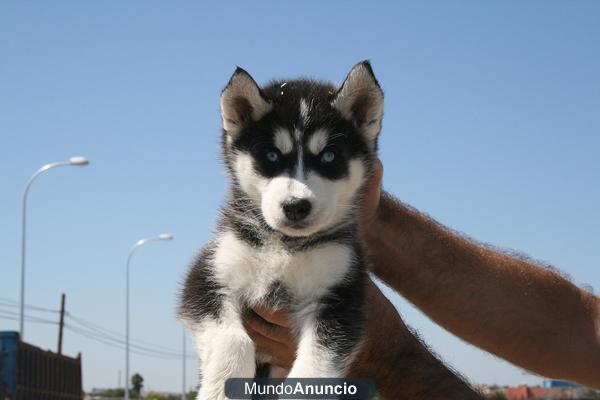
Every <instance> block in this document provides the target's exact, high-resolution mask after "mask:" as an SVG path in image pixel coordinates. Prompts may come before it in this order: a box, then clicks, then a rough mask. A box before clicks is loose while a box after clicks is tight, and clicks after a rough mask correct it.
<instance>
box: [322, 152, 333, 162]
mask: <svg viewBox="0 0 600 400" xmlns="http://www.w3.org/2000/svg"><path fill="white" fill-rule="evenodd" d="M333 160H335V153H334V152H333V151H325V152H323V154H321V162H322V163H325V164H327V163H330V162H332V161H333Z"/></svg>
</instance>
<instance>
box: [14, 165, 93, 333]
mask: <svg viewBox="0 0 600 400" xmlns="http://www.w3.org/2000/svg"><path fill="white" fill-rule="evenodd" d="M89 163H90V162H89V161H88V160H87V158H85V157H81V156H77V157H71V158H69V159H68V160H67V161H57V162H53V163H50V164H46V165H44V166H43V167H42V168H40V169H38V170H37V171H36V172H35V173H34V174H33V175H31V178H29V180H28V181H27V185H25V190H24V192H23V211H22V212H23V218H22V220H21V223H22V225H21V234H22V236H21V307H20V308H21V310H20V311H21V312H20V315H19V331H20V333H21V340H23V337H24V332H25V331H24V329H25V229H26V212H27V195H28V194H29V188H30V187H31V184H32V183H33V181H35V179H36V178H37V177H38V176H40V175H41V174H43V173H44V172H46V171H48V170H50V169H52V168H56V167H65V166H70V165H72V166H76V167H83V166H85V165H88V164H89Z"/></svg>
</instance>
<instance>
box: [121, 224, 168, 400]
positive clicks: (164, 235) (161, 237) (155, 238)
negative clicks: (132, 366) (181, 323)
mask: <svg viewBox="0 0 600 400" xmlns="http://www.w3.org/2000/svg"><path fill="white" fill-rule="evenodd" d="M159 240H173V236H172V235H170V234H168V233H161V234H160V235H158V236H153V237H149V238H145V239H141V240H138V241H137V242H136V243H135V244H134V245H133V246H131V249H129V255H128V256H127V273H126V275H127V276H126V278H125V286H126V289H125V291H126V294H125V297H126V299H125V400H129V264H130V262H131V256H133V253H134V252H135V250H136V249H137V248H139V247H141V246H143V245H145V244H146V243H148V242H155V241H159Z"/></svg>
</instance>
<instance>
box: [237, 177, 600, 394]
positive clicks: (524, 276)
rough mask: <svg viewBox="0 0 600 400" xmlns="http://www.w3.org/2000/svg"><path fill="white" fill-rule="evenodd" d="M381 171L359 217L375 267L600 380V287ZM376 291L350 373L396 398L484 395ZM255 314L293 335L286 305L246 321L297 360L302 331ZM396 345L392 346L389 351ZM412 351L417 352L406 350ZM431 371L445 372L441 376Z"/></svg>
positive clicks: (507, 354) (428, 302)
mask: <svg viewBox="0 0 600 400" xmlns="http://www.w3.org/2000/svg"><path fill="white" fill-rule="evenodd" d="M381 175H382V167H381V165H379V167H378V168H377V173H376V174H375V175H374V176H373V178H372V179H371V181H370V182H369V184H368V185H367V188H366V191H365V196H364V202H363V215H362V221H361V225H362V231H363V232H362V233H363V240H364V242H365V245H366V247H367V250H368V252H369V255H370V258H371V263H372V268H373V271H372V272H374V273H375V274H376V275H377V276H378V277H379V278H381V279H382V280H383V281H385V282H386V283H387V284H388V285H389V286H391V287H392V288H393V289H395V290H396V291H397V292H399V293H400V294H401V295H402V296H404V297H406V298H407V299H408V300H409V301H410V302H412V303H413V304H415V305H416V306H417V307H418V308H420V309H421V310H422V311H423V312H425V313H426V314H427V315H428V316H429V317H430V318H431V319H433V320H434V321H436V322H437V323H438V324H440V325H441V326H443V327H444V328H446V329H447V330H449V331H450V332H452V333H454V334H455V335H457V336H459V337H460V338H462V339H464V340H465V341H467V342H470V343H472V344H474V345H475V346H478V347H480V348H482V349H484V350H487V351H489V352H490V353H493V354H495V355H497V356H499V357H501V358H504V359H506V360H508V361H510V362H512V363H514V364H516V365H518V366H520V367H523V368H525V369H528V370H530V371H533V372H536V373H538V374H541V375H543V376H548V377H554V378H562V379H568V380H572V381H575V382H579V383H582V384H585V385H588V386H590V387H595V388H600V299H599V298H598V297H595V296H594V295H592V294H591V293H588V292H586V291H584V290H582V289H580V288H578V287H577V286H575V285H573V284H572V283H571V282H569V281H568V280H567V279H565V278H563V277H562V276H560V275H559V274H557V273H556V272H554V271H552V270H550V269H548V268H544V267H542V266H540V265H538V264H536V263H535V262H532V261H530V260H525V259H522V258H518V257H515V256H512V255H507V254H504V253H502V252H500V251H498V250H495V249H493V248H490V247H488V246H484V245H481V244H479V243H476V242H474V241H472V240H469V239H468V238H465V237H464V236H462V235H460V234H457V233H456V232H453V231H451V230H450V229H448V228H445V227H443V226H442V225H440V224H438V223H437V222H436V221H434V220H433V219H431V218H429V217H427V216H425V215H423V214H421V213H419V212H418V211H416V210H414V209H412V208H410V207H409V206H406V205H404V204H402V203H400V202H398V201H396V200H394V199H393V198H392V197H391V196H390V195H389V194H387V193H385V192H383V193H382V192H381V189H380V184H381ZM370 301H371V303H370V304H369V307H370V308H371V309H373V310H376V315H377V321H376V323H372V321H371V322H369V326H368V338H367V342H366V344H365V346H364V347H363V349H362V352H361V354H359V356H358V357H357V360H356V362H355V364H354V366H353V368H352V371H350V374H351V375H352V376H359V375H360V376H368V377H373V378H374V379H375V380H376V383H377V390H378V391H379V392H380V393H381V394H382V395H383V397H384V398H389V399H403V398H413V399H419V398H430V399H437V398H440V399H441V398H457V399H458V398H461V399H462V398H465V399H467V398H477V397H468V396H469V394H468V390H467V392H466V393H467V394H462V393H461V392H456V390H460V389H462V390H465V389H464V388H467V389H468V387H467V386H466V385H465V384H464V383H462V381H460V379H458V378H457V377H455V376H454V375H453V374H452V373H451V372H450V371H448V370H447V369H445V367H443V365H442V364H441V363H440V362H439V361H437V360H435V358H434V357H433V356H431V354H430V353H429V352H428V351H427V350H426V348H425V347H424V346H423V345H422V344H421V343H420V342H419V341H418V339H416V338H415V337H414V335H413V334H412V333H411V332H410V330H409V329H408V328H407V327H406V326H405V325H404V323H403V322H402V320H401V318H400V317H399V315H398V314H397V313H396V312H395V309H393V306H391V304H390V303H389V301H387V299H385V297H384V296H383V294H382V293H381V292H380V291H379V290H378V289H377V287H376V286H375V285H373V287H372V288H371V289H370ZM386 304H389V307H388V306H387V305H386ZM259 316H260V318H259ZM257 321H260V322H263V323H265V324H268V325H266V326H268V327H269V329H271V330H272V331H273V330H278V329H280V330H281V331H285V332H286V333H285V335H291V333H290V331H289V322H287V317H286V315H285V313H284V312H283V311H278V312H275V313H273V312H271V311H270V310H257V315H256V318H253V319H251V320H250V319H249V320H247V321H246V323H247V329H248V331H249V333H250V335H251V337H252V338H253V339H254V341H255V343H256V344H257V347H258V348H259V349H260V350H261V351H265V352H266V353H268V354H271V355H272V356H273V357H274V359H275V360H277V361H275V363H276V364H277V362H279V361H281V362H279V365H281V366H282V367H284V368H285V367H286V366H289V365H291V364H292V362H293V359H294V356H295V349H296V347H295V346H296V343H295V339H283V338H284V337H285V336H278V338H280V339H281V340H282V342H277V343H280V344H281V346H279V347H276V346H274V345H273V344H272V343H271V342H273V340H272V339H270V338H269V336H268V335H263V334H261V333H260V331H257V330H255V329H254V330H253V328H254V327H255V326H256V324H257ZM281 335H284V334H281ZM379 341H383V342H384V343H385V346H383V349H382V348H381V347H379V345H378V342H379ZM390 349H391V353H392V355H390V354H386V351H390ZM407 351H408V352H410V351H412V352H414V353H413V354H415V355H418V356H415V357H414V358H413V359H411V360H408V359H407V358H406V357H401V355H402V354H404V355H406V354H407V353H406V352H407ZM394 354H395V355H394ZM408 358H410V357H408ZM290 360H291V361H290ZM411 368H412V369H413V370H412V371H413V373H412V374H411ZM407 373H408V374H409V375H405V374H407ZM428 373H429V374H434V376H435V377H436V378H435V379H439V377H438V375H437V374H438V373H439V374H440V375H441V376H445V377H447V379H442V381H443V382H444V384H441V385H438V384H436V380H435V379H434V380H431V379H432V378H431V376H428ZM444 373H445V375H444ZM386 376H387V378H386ZM404 377H406V379H402V378H404ZM438 386H440V387H438ZM453 390H454V391H453ZM444 391H445V392H444ZM473 396H477V395H475V394H474V393H473Z"/></svg>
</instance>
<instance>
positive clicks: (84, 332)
mask: <svg viewBox="0 0 600 400" xmlns="http://www.w3.org/2000/svg"><path fill="white" fill-rule="evenodd" d="M2 307H12V308H16V307H19V303H18V302H16V301H14V300H11V299H7V298H2V297H0V313H2V314H3V315H2V314H0V318H3V319H8V320H18V316H19V314H18V313H16V312H14V311H10V310H9V309H6V308H2ZM26 308H28V309H30V310H34V311H39V312H46V313H59V311H58V310H52V309H49V308H45V307H38V306H32V305H27V306H26ZM65 316H66V317H67V318H69V320H70V321H72V322H73V323H74V324H75V325H72V324H65V328H66V329H68V330H69V331H71V332H72V333H75V334H77V335H80V336H83V337H85V338H87V339H90V340H94V341H96V342H98V343H102V344H104V345H106V346H111V347H116V348H119V349H124V346H125V340H124V339H123V334H121V333H119V332H117V331H114V330H111V329H108V328H105V327H103V326H101V325H98V324H96V323H94V322H91V321H88V320H86V319H83V318H81V317H78V316H75V315H73V314H71V313H69V312H65ZM26 320H27V321H28V322H36V323H43V324H52V325H57V324H58V322H57V321H52V320H49V319H45V318H40V317H37V316H26ZM132 342H133V343H131V348H132V350H131V351H132V353H134V354H138V355H143V356H146V357H154V358H160V359H168V360H179V359H181V352H178V351H177V350H173V349H171V348H168V347H165V346H161V345H156V344H154V343H150V342H146V341H143V340H140V339H133V341H132ZM186 358H188V359H194V358H196V355H195V354H192V353H187V354H186Z"/></svg>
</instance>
